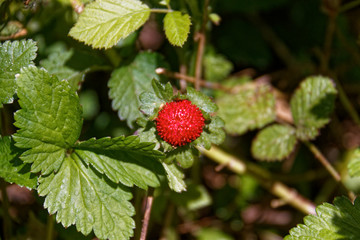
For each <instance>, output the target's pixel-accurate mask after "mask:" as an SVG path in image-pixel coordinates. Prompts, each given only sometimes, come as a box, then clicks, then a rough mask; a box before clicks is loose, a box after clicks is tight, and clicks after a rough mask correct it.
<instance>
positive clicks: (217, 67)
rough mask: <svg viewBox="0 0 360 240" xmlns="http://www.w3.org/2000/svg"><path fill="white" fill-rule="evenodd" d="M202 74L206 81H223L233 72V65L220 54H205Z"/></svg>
mask: <svg viewBox="0 0 360 240" xmlns="http://www.w3.org/2000/svg"><path fill="white" fill-rule="evenodd" d="M204 68H205V70H204V74H205V79H206V80H207V81H211V82H216V81H221V80H224V79H225V78H226V77H227V76H229V74H230V72H231V71H232V70H233V64H232V63H231V62H230V61H229V60H227V59H226V58H225V57H224V56H222V55H220V54H210V53H209V54H206V55H205V57H204Z"/></svg>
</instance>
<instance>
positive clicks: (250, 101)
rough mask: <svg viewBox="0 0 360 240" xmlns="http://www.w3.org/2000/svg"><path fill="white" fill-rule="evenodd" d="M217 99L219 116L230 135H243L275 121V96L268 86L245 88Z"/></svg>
mask: <svg viewBox="0 0 360 240" xmlns="http://www.w3.org/2000/svg"><path fill="white" fill-rule="evenodd" d="M245 86H246V85H244V88H243V89H241V90H240V92H239V93H237V94H234V95H232V94H226V95H223V96H221V97H219V98H218V99H217V104H218V106H219V112H218V115H219V117H221V118H222V119H224V121H225V123H226V124H225V130H226V131H227V132H228V133H230V134H243V133H245V132H246V131H248V130H253V129H256V128H261V127H263V126H265V125H266V124H268V123H270V122H272V121H274V120H275V117H276V115H275V96H274V94H273V93H272V91H271V89H270V87H269V86H267V85H259V86H256V87H251V86H250V87H248V88H246V87H245Z"/></svg>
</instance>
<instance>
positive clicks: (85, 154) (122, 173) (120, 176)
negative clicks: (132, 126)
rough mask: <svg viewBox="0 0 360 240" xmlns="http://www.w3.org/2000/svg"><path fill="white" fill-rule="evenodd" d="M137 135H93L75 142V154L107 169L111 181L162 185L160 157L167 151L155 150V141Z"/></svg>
mask: <svg viewBox="0 0 360 240" xmlns="http://www.w3.org/2000/svg"><path fill="white" fill-rule="evenodd" d="M139 141H140V140H139V138H138V137H135V136H129V137H127V138H125V137H117V138H102V139H98V140H96V139H90V140H87V141H85V142H80V143H78V144H76V145H75V148H74V149H75V154H76V155H77V157H78V158H79V159H81V160H82V161H83V162H85V163H86V164H91V165H92V166H93V167H94V168H95V169H96V170H97V171H99V172H101V173H104V174H105V175H106V176H107V177H108V178H109V179H110V180H111V181H113V182H115V183H118V182H119V181H120V182H121V183H122V184H124V185H126V186H129V187H132V186H133V185H134V184H135V185H137V186H138V187H141V188H143V189H147V187H148V186H152V187H158V186H159V184H160V182H159V179H158V174H162V171H161V170H162V166H161V164H160V163H159V162H158V160H157V159H159V158H162V157H163V154H162V153H161V152H158V151H154V150H153V149H154V144H152V143H140V142H139Z"/></svg>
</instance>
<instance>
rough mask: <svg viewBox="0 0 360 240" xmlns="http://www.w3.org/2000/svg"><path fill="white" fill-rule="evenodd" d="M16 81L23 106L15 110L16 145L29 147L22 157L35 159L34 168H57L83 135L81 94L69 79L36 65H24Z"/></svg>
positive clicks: (38, 169) (39, 169)
mask: <svg viewBox="0 0 360 240" xmlns="http://www.w3.org/2000/svg"><path fill="white" fill-rule="evenodd" d="M16 83H17V86H18V91H17V93H18V97H19V99H20V100H19V104H20V107H21V109H20V110H19V111H17V112H16V113H15V120H16V122H15V126H16V127H18V128H20V129H19V130H18V132H17V133H16V134H15V135H14V139H15V141H16V146H17V147H19V148H26V149H29V148H30V149H29V150H27V151H25V152H24V153H23V154H22V155H21V157H20V158H21V159H22V160H23V161H24V162H28V163H33V164H32V166H31V170H32V172H39V171H41V172H42V174H49V173H51V172H52V171H57V170H58V169H59V167H60V166H61V163H62V162H63V160H64V158H65V155H66V150H67V149H68V148H70V147H72V146H73V144H74V143H75V141H76V140H77V139H78V138H79V135H80V131H81V127H82V119H81V107H80V104H79V98H78V96H77V94H76V93H75V92H74V91H73V90H72V89H71V88H70V87H69V84H68V82H67V81H59V80H58V79H57V78H56V77H55V76H53V75H50V74H49V73H48V72H47V71H45V70H44V69H38V68H36V67H34V66H29V67H27V68H23V69H22V70H21V73H20V75H19V77H18V78H17V79H16Z"/></svg>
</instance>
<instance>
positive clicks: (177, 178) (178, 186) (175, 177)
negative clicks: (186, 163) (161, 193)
mask: <svg viewBox="0 0 360 240" xmlns="http://www.w3.org/2000/svg"><path fill="white" fill-rule="evenodd" d="M162 165H163V166H164V169H165V171H166V176H167V179H168V181H169V187H170V189H172V190H174V191H175V192H182V191H186V183H185V181H184V177H185V176H184V173H183V172H181V170H180V169H179V168H178V167H177V166H176V164H175V163H169V164H167V163H164V162H163V163H162Z"/></svg>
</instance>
